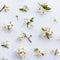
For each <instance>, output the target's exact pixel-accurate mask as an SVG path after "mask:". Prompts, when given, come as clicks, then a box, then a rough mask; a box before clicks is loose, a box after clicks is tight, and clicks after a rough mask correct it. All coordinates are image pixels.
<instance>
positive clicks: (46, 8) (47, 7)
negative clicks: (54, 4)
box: [41, 4, 51, 10]
mask: <svg viewBox="0 0 60 60" xmlns="http://www.w3.org/2000/svg"><path fill="white" fill-rule="evenodd" d="M41 6H42V7H43V8H44V9H45V10H51V8H50V7H49V6H48V5H46V4H43V5H41Z"/></svg>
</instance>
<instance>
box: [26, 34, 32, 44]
mask: <svg viewBox="0 0 60 60" xmlns="http://www.w3.org/2000/svg"><path fill="white" fill-rule="evenodd" d="M31 36H32V35H30V36H29V37H27V36H26V34H25V37H26V38H27V39H28V41H29V42H30V43H32V41H31V40H30V37H31Z"/></svg>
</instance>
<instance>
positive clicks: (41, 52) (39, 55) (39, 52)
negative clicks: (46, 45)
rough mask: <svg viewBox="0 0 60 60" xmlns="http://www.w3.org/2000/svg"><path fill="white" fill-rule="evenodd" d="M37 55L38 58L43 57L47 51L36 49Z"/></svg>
mask: <svg viewBox="0 0 60 60" xmlns="http://www.w3.org/2000/svg"><path fill="white" fill-rule="evenodd" d="M34 52H35V55H36V56H38V57H42V56H44V55H45V51H40V50H39V49H38V48H35V49H34Z"/></svg>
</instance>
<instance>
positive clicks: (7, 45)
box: [1, 40, 9, 48]
mask: <svg viewBox="0 0 60 60" xmlns="http://www.w3.org/2000/svg"><path fill="white" fill-rule="evenodd" d="M8 42H9V40H6V41H4V42H3V43H2V44H1V46H2V47H5V48H9V44H8Z"/></svg>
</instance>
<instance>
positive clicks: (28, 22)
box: [26, 17, 34, 27]
mask: <svg viewBox="0 0 60 60" xmlns="http://www.w3.org/2000/svg"><path fill="white" fill-rule="evenodd" d="M32 22H34V17H32V18H30V19H26V25H27V27H28V26H29V25H30V24H31V23H32Z"/></svg>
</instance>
